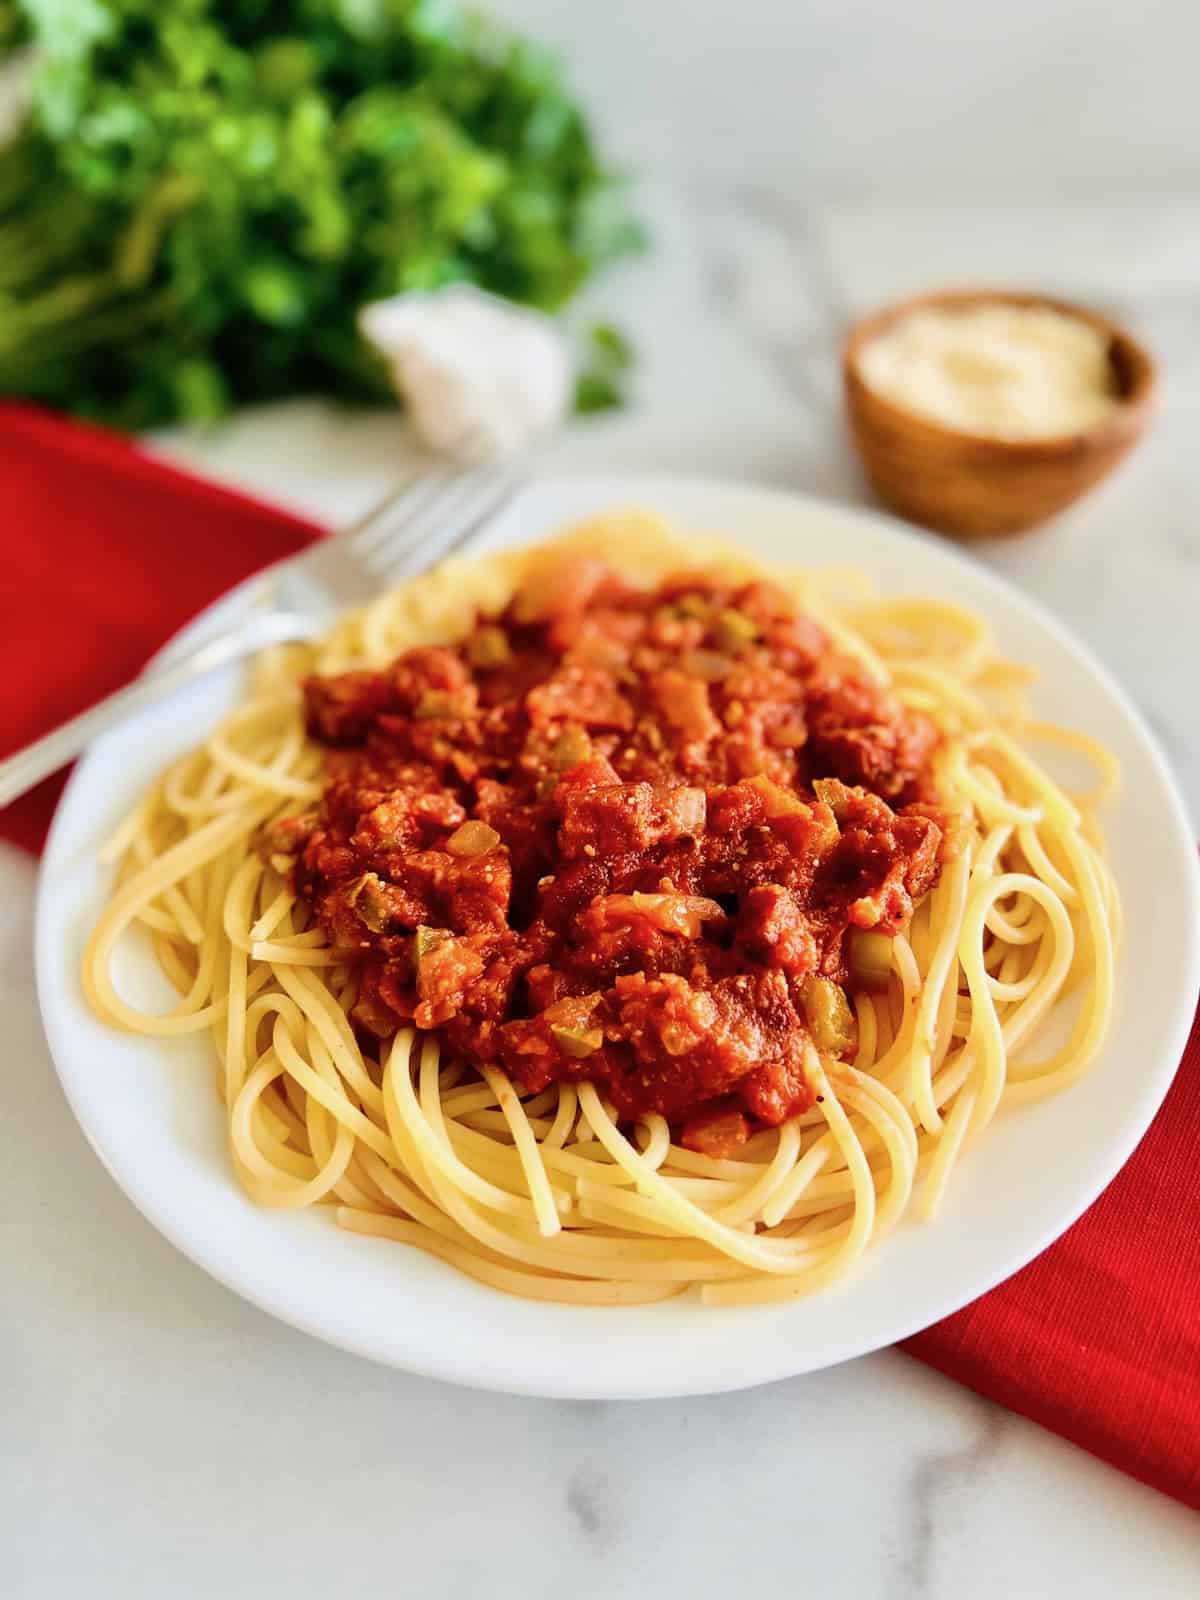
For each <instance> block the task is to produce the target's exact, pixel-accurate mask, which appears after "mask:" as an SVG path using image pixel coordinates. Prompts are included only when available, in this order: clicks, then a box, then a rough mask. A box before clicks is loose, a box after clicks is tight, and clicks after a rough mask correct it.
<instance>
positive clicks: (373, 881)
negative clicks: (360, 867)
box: [347, 872, 391, 933]
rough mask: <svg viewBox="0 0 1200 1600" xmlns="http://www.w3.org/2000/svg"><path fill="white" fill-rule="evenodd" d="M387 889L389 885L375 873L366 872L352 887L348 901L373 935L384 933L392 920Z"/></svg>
mask: <svg viewBox="0 0 1200 1600" xmlns="http://www.w3.org/2000/svg"><path fill="white" fill-rule="evenodd" d="M387 888H388V885H387V884H386V883H384V881H383V879H382V878H381V877H379V876H378V874H377V873H374V872H364V873H363V875H362V877H361V878H359V879H357V881H356V882H354V883H353V884H351V886H350V891H349V894H348V895H347V899H348V900H349V903H350V905H351V906H353V908H354V914H355V916H356V917H357V918H358V920H359V921H360V922H361V923H362V925H363V927H364V928H369V929H370V930H371V932H372V933H383V932H384V931H385V929H386V928H387V925H388V922H389V921H390V920H391V919H390V913H389V907H388V903H387V892H386V891H387Z"/></svg>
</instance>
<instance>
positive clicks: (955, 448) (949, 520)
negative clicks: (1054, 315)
mask: <svg viewBox="0 0 1200 1600" xmlns="http://www.w3.org/2000/svg"><path fill="white" fill-rule="evenodd" d="M997 302H1000V303H1004V304H1009V305H1018V306H1049V307H1051V308H1052V309H1053V310H1055V311H1062V312H1064V313H1066V314H1067V315H1068V316H1072V317H1081V318H1083V320H1084V321H1085V322H1090V323H1091V324H1092V326H1093V327H1096V328H1099V329H1100V331H1101V332H1102V333H1104V334H1105V335H1106V336H1107V338H1108V341H1109V347H1108V348H1109V360H1110V361H1111V362H1112V368H1113V373H1114V375H1115V378H1116V383H1117V392H1118V394H1119V395H1120V398H1121V404H1120V405H1119V406H1118V407H1117V409H1116V410H1115V411H1113V412H1112V413H1111V415H1110V416H1107V417H1105V418H1104V419H1103V420H1102V421H1100V422H1098V423H1096V424H1095V426H1094V427H1091V428H1088V429H1085V430H1084V431H1083V432H1082V433H1073V434H1064V435H1062V436H1061V437H1058V438H1052V439H1050V438H1048V439H994V438H989V437H987V436H986V435H983V434H975V433H965V432H960V431H958V430H956V429H954V428H950V427H947V426H945V425H944V424H942V423H940V422H934V421H931V420H930V419H928V418H925V417H921V416H918V415H917V414H916V413H915V412H912V411H907V410H905V409H904V408H902V407H900V406H897V405H895V404H893V403H892V401H890V400H885V399H884V398H883V396H882V395H879V394H877V393H876V392H875V390H873V389H871V388H869V387H868V386H867V384H866V383H865V382H864V381H863V378H862V375H861V373H860V371H859V366H858V358H859V356H860V354H861V352H862V350H863V349H864V348H865V346H866V345H867V344H869V343H870V341H871V340H872V339H874V338H876V337H877V336H878V335H879V334H880V333H882V332H883V330H884V329H885V328H887V327H888V326H890V324H891V323H893V322H895V321H896V320H897V319H898V318H900V317H902V316H904V315H906V314H907V313H908V312H910V311H915V310H917V309H918V308H922V307H928V306H972V305H980V304H990V305H994V304H996V303H997ZM842 378H843V382H844V384H845V391H846V411H847V416H848V420H849V423H850V431H851V433H852V434H853V436H854V442H855V444H856V445H857V446H858V451H859V454H860V455H861V456H862V459H863V464H864V465H865V467H866V469H867V475H868V477H869V478H870V480H871V482H872V483H873V484H874V486H875V488H876V489H877V490H878V492H879V494H880V495H881V496H882V498H883V499H884V500H886V501H887V503H888V504H889V505H890V506H892V507H893V508H894V509H895V510H897V511H899V512H900V513H901V515H902V516H905V517H909V518H911V519H912V521H914V522H920V523H923V524H924V525H925V526H926V527H929V528H936V529H938V530H939V531H940V532H942V533H952V534H958V535H961V536H965V537H972V536H977V535H984V534H1007V533H1020V532H1022V531H1024V530H1025V529H1026V528H1033V527H1036V526H1037V524H1038V523H1040V522H1045V521H1046V519H1047V518H1048V517H1053V516H1055V515H1056V514H1057V513H1058V512H1060V511H1063V510H1065V508H1066V507H1067V506H1069V505H1070V504H1071V503H1072V502H1073V501H1075V500H1078V499H1079V497H1080V496H1081V495H1083V494H1086V493H1087V491H1088V490H1089V489H1091V488H1092V487H1093V485H1095V484H1097V483H1098V482H1099V481H1100V479H1101V478H1103V477H1104V476H1105V474H1106V473H1108V472H1111V471H1112V469H1113V467H1115V466H1116V464H1117V462H1118V461H1120V460H1121V458H1122V457H1123V456H1124V455H1126V454H1127V453H1128V452H1129V450H1131V449H1132V448H1133V446H1134V445H1135V444H1136V443H1137V441H1138V439H1139V438H1140V437H1141V435H1142V433H1143V431H1144V429H1145V427H1146V423H1147V421H1148V420H1149V417H1150V414H1151V412H1152V411H1153V408H1154V401H1155V395H1156V390H1157V384H1158V378H1157V372H1156V370H1155V364H1154V361H1153V359H1152V357H1151V356H1150V355H1149V353H1148V352H1147V351H1146V350H1145V349H1144V348H1143V347H1142V346H1141V345H1140V344H1138V343H1137V341H1136V340H1135V339H1133V338H1131V337H1130V335H1129V334H1128V333H1126V332H1125V331H1124V330H1123V329H1121V328H1118V327H1117V326H1116V325H1115V324H1114V323H1112V322H1110V321H1108V319H1107V318H1105V317H1102V316H1100V315H1098V314H1097V313H1096V312H1094V311H1090V310H1088V309H1087V308H1086V307H1084V306H1076V305H1071V304H1070V303H1069V302H1067V301H1065V300H1054V299H1052V298H1051V297H1050V296H1049V295H1040V294H1013V293H1009V292H1007V291H1004V290H993V289H963V290H951V291H947V292H943V293H939V294H925V295H917V296H915V297H914V298H912V299H909V300H902V301H899V302H898V303H897V304H895V305H891V306H886V307H885V308H884V309H883V310H882V311H876V312H875V313H873V315H871V316H869V317H866V318H864V320H863V321H862V322H859V323H858V324H857V325H856V326H855V327H854V328H852V329H851V331H850V334H849V336H848V337H847V339H846V342H845V345H844V347H843V351H842Z"/></svg>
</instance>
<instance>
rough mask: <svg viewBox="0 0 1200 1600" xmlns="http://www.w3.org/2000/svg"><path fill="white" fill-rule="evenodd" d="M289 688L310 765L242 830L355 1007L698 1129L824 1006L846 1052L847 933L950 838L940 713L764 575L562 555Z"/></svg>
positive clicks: (529, 1074) (756, 1107)
mask: <svg viewBox="0 0 1200 1600" xmlns="http://www.w3.org/2000/svg"><path fill="white" fill-rule="evenodd" d="M305 698H306V707H307V717H308V726H309V730H310V732H311V734H312V735H313V737H314V738H316V739H318V740H320V741H322V742H324V743H326V744H327V745H329V746H331V747H333V748H332V749H331V753H330V755H329V757H328V761H327V773H326V780H325V789H324V792H323V795H322V798H321V802H320V804H319V806H318V807H317V808H316V810H315V811H313V812H312V813H310V814H307V815H305V816H302V817H294V818H289V819H286V820H285V821H284V822H282V823H276V824H275V825H273V827H272V828H270V829H269V830H267V833H266V835H265V837H264V838H263V840H262V848H263V850H264V852H265V853H266V854H268V855H270V856H272V857H273V858H275V859H276V860H278V857H279V856H280V855H281V854H282V855H285V856H287V857H288V858H289V861H290V862H291V871H292V878H293V882H294V885H295V889H296V892H297V894H298V895H299V896H300V897H301V898H302V899H303V900H304V901H305V902H307V904H308V906H309V907H310V908H311V912H312V915H313V917H314V918H315V920H316V922H317V923H318V924H319V925H320V926H321V927H322V928H323V929H324V930H325V932H326V934H327V936H328V938H329V940H330V942H331V944H332V945H333V946H334V947H335V948H336V949H337V950H338V951H339V952H340V953H341V954H342V955H343V956H344V957H345V958H346V959H348V960H351V961H353V962H354V963H355V964H356V965H357V967H358V970H359V984H358V998H357V1001H356V1003H355V1005H354V1007H353V1010H352V1011H351V1020H352V1022H353V1024H354V1026H355V1028H356V1029H358V1030H359V1032H360V1033H361V1034H362V1035H363V1036H365V1037H370V1038H374V1039H376V1040H383V1039H387V1038H389V1037H390V1036H391V1035H392V1034H393V1033H394V1032H395V1031H396V1030H397V1028H399V1027H401V1026H402V1025H404V1024H406V1023H412V1022H415V1023H416V1024H417V1025H418V1026H419V1027H422V1028H437V1029H438V1030H439V1032H440V1034H441V1037H442V1038H443V1040H444V1043H445V1046H446V1048H447V1050H448V1051H449V1052H451V1053H452V1054H458V1055H460V1056H462V1057H465V1058H466V1059H467V1060H468V1061H469V1062H473V1063H477V1064H494V1063H499V1064H501V1065H502V1066H503V1067H504V1068H505V1069H507V1071H508V1072H509V1073H510V1074H511V1075H512V1077H513V1078H514V1079H515V1081H516V1082H517V1083H518V1084H519V1085H520V1086H522V1087H523V1088H524V1089H526V1090H529V1091H533V1092H536V1091H538V1090H540V1089H542V1088H544V1087H546V1086H547V1085H549V1084H552V1083H554V1082H556V1081H559V1080H583V1079H586V1080H589V1081H591V1082H593V1083H595V1084H596V1085H597V1086H598V1087H599V1088H600V1089H601V1091H602V1092H603V1093H604V1094H605V1095H607V1096H608V1098H609V1099H610V1100H611V1102H612V1103H613V1105H614V1106H615V1108H616V1111H617V1113H618V1115H619V1116H620V1117H621V1119H622V1120H624V1121H626V1122H629V1121H632V1120H634V1119H636V1118H637V1117H638V1115H639V1114H642V1113H646V1112H651V1111H655V1112H660V1113H662V1114H663V1115H664V1116H665V1117H666V1118H667V1119H668V1121H669V1122H670V1124H671V1126H672V1129H673V1130H674V1132H675V1133H676V1135H677V1136H678V1137H681V1138H682V1139H683V1141H684V1142H685V1143H686V1144H688V1145H690V1146H691V1147H692V1148H695V1149H699V1150H703V1151H707V1152H709V1153H714V1154H720V1153H725V1152H728V1151H730V1150H732V1149H735V1148H736V1147H737V1146H738V1145H739V1144H740V1143H742V1142H743V1141H744V1140H745V1138H746V1137H747V1136H748V1135H749V1133H750V1132H752V1131H753V1130H754V1129H755V1128H756V1127H760V1126H764V1125H766V1126H775V1125H778V1124H779V1123H780V1122H782V1121H783V1120H784V1119H785V1118H787V1117H789V1116H791V1115H793V1114H794V1113H796V1112H797V1111H800V1110H803V1109H805V1108H806V1107H807V1106H808V1105H809V1104H811V1102H812V1099H813V1094H814V1090H813V1086H812V1083H811V1081H810V1072H809V1071H808V1070H806V1063H808V1064H811V1061H812V1059H813V1040H814V1037H815V1039H816V1043H817V1044H818V1045H819V1046H820V1047H821V1048H822V1050H823V1051H824V1052H825V1053H827V1054H835V1055H841V1056H844V1057H848V1056H851V1055H853V1052H854V1047H855V1041H854V1035H853V1018H852V1016H851V1015H850V1012H849V1008H848V1006H847V1005H846V1002H845V997H844V994H843V992H842V985H844V984H845V983H846V981H847V978H848V964H850V965H852V964H853V963H854V960H855V946H854V943H853V941H854V940H855V938H857V937H859V936H860V934H861V931H862V930H872V931H873V933H874V934H875V936H876V953H878V936H879V935H884V936H891V935H894V934H896V933H898V932H900V931H901V930H903V929H904V928H905V927H906V925H907V924H908V921H909V919H910V917H911V915H912V910H913V904H914V901H915V900H916V899H918V898H919V897H920V896H921V895H923V894H925V893H926V892H927V891H928V890H929V889H930V888H932V886H933V885H934V883H935V882H936V880H937V877H938V873H939V870H940V864H941V858H942V849H943V828H942V826H941V822H942V819H941V817H940V814H939V812H938V809H937V805H936V795H935V793H934V790H933V785H932V781H931V775H930V761H931V757H932V755H933V753H934V750H935V747H936V745H937V742H938V734H937V732H936V730H935V728H934V726H933V724H932V723H931V722H929V721H928V720H927V719H925V718H923V717H921V716H919V715H917V714H914V713H912V712H909V711H907V710H905V709H903V708H902V707H901V706H899V705H898V704H897V703H896V701H895V700H894V699H893V698H892V697H891V696H890V695H889V694H888V693H887V692H885V691H884V690H882V689H880V688H879V687H878V686H877V685H876V684H875V683H873V682H872V681H871V680H869V679H868V678H867V677H866V676H865V675H864V673H863V672H862V670H861V668H859V667H858V666H857V664H855V663H854V662H852V661H851V660H850V659H848V658H847V657H845V656H843V655H840V654H838V653H837V651H836V650H835V649H834V648H833V647H832V646H831V644H830V641H829V639H828V638H827V637H826V636H825V634H824V633H823V632H822V630H821V629H820V628H819V627H818V626H817V625H816V624H815V623H814V622H813V621H812V620H810V619H809V618H807V617H805V616H803V615H801V614H800V613H799V612H798V611H797V610H796V608H795V606H794V604H793V603H792V602H791V601H790V600H789V599H788V598H787V596H786V595H784V594H783V593H782V592H781V591H780V590H779V589H777V588H775V587H773V586H772V585H770V584H768V583H762V582H755V583H749V584H741V585H736V584H731V583H728V582H721V581H719V580H717V579H715V578H712V577H709V576H703V575H698V574H696V573H689V574H681V575H679V576H677V577H674V578H671V579H669V580H667V581H666V582H664V583H662V584H661V585H660V586H659V587H658V588H656V589H654V590H651V591H646V590H643V589H638V588H635V587H633V586H632V585H630V584H629V583H628V582H627V581H626V580H624V579H623V578H621V577H619V576H618V575H617V574H615V573H614V572H612V571H611V570H610V569H608V568H607V567H605V566H604V565H602V564H601V563H599V562H596V561H591V560H580V559H575V560H573V561H572V562H570V563H568V564H565V565H564V566H561V567H559V568H555V569H553V570H551V571H550V572H548V573H542V574H541V575H539V577H538V578H536V579H535V580H534V581H532V582H531V584H530V585H529V586H528V587H527V588H526V589H525V590H524V591H522V592H521V593H519V594H518V595H517V596H516V598H515V599H514V601H513V602H512V603H511V604H510V605H509V607H508V609H507V610H506V611H505V612H504V613H503V614H502V615H500V616H498V617H482V616H481V617H480V618H479V619H478V620H477V623H476V625H475V627H474V629H473V630H472V632H471V634H470V635H469V636H468V637H467V638H466V639H464V640H463V641H462V643H460V644H458V645H455V646H453V647H445V648H441V647H439V648H420V649H413V650H409V651H407V652H406V653H405V654H404V655H402V656H400V657H399V659H398V660H396V661H395V662H394V663H393V664H392V665H391V666H390V667H388V668H387V669H386V670H384V671H381V672H354V673H347V674H344V675H342V676H340V677H332V678H328V677H314V678H310V679H309V680H308V681H307V683H306V684H305ZM280 864H281V865H282V863H280ZM885 950H886V947H885Z"/></svg>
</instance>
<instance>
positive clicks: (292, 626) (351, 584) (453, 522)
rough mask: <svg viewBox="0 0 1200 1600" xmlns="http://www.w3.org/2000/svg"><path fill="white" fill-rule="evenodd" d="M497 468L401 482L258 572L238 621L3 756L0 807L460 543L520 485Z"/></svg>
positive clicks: (312, 633) (309, 635)
mask: <svg viewBox="0 0 1200 1600" xmlns="http://www.w3.org/2000/svg"><path fill="white" fill-rule="evenodd" d="M519 483H520V480H519V478H518V477H517V474H516V473H515V472H513V471H510V470H504V469H498V468H495V467H480V468H477V469H476V470H474V471H471V472H461V471H449V470H440V471H435V472H429V473H424V474H422V475H421V476H420V477H418V478H416V479H414V480H413V481H412V482H410V483H405V484H402V485H401V486H400V487H399V488H397V489H394V490H393V491H392V492H391V493H390V494H389V495H387V497H386V498H385V499H384V500H383V501H381V502H380V504H378V505H377V506H375V507H374V508H373V509H372V510H371V511H369V512H368V513H367V514H366V516H365V517H362V518H360V519H359V521H357V522H355V523H353V524H352V525H351V526H350V527H348V528H345V529H343V531H342V532H341V533H338V534H335V535H333V536H332V537H330V538H327V539H321V540H319V541H318V543H317V544H315V545H313V546H312V548H311V549H309V550H307V551H305V552H304V554H303V555H300V556H294V557H293V558H292V559H291V560H290V561H285V562H282V563H281V564H280V565H279V566H276V567H272V568H270V569H269V570H268V572H266V573H264V574H262V576H261V578H260V579H259V580H257V581H256V582H254V584H253V589H252V592H253V596H254V599H253V601H252V603H251V607H250V609H249V611H248V612H247V613H246V614H245V615H241V616H239V617H238V619H237V620H236V622H234V623H233V624H232V625H231V626H227V627H225V628H223V629H221V630H220V631H218V632H216V633H215V634H213V635H211V636H210V637H208V638H206V639H205V640H204V642H203V643H202V644H200V645H199V646H197V647H195V648H193V649H191V650H188V651H187V652H186V653H185V654H183V655H182V656H181V657H179V658H178V659H175V658H173V657H172V658H171V659H170V660H169V662H168V664H165V665H162V666H159V667H156V668H154V669H152V670H151V671H149V672H147V673H145V674H144V675H143V676H142V677H140V678H138V679H136V681H135V682H133V683H131V684H130V685H129V686H128V687H127V688H125V689H118V690H117V692H116V693H115V694H110V695H109V696H108V698H107V699H106V700H101V701H100V702H99V703H98V704H97V705H94V706H92V708H91V709H90V710H88V711H84V712H83V713H81V715H79V716H77V717H72V719H71V720H70V722H64V723H63V724H62V726H61V727H58V728H55V729H54V731H53V732H52V733H48V734H46V735H45V737H44V738H41V739H38V740H36V741H35V743H33V744H29V745H26V746H25V748H24V749H23V750H18V751H17V752H16V754H15V755H11V756H9V757H7V759H6V760H4V761H0V806H6V805H7V804H8V802H9V801H10V800H15V799H16V798H17V796H18V795H19V794H24V793H25V791H26V790H27V789H32V788H33V786H34V784H35V783H40V782H41V780H42V779H43V778H46V777H49V775H50V774H51V773H52V772H57V770H58V769H59V767H62V766H65V765H66V763H67V762H68V761H71V760H73V759H74V757H75V756H77V755H79V754H80V752H81V751H83V750H84V749H85V748H86V747H87V745H89V744H90V743H91V742H92V740H93V739H95V738H97V737H98V736H99V735H100V734H102V733H104V732H106V731H107V729H109V728H111V727H113V726H115V724H116V723H118V722H120V721H122V720H123V719H124V718H125V717H128V716H130V715H131V714H132V713H133V712H135V711H140V710H141V709H142V708H143V707H144V706H148V705H153V704H154V703H155V702H156V701H158V700H161V699H163V698H164V696H166V695H169V694H172V693H173V692H174V691H175V690H176V689H179V688H182V687H183V685H185V684H188V683H191V682H193V681H194V680H195V679H196V678H199V677H203V676H204V675H205V674H206V673H209V672H212V671H214V670H215V669H216V668H217V667H223V666H227V665H229V663H230V662H233V661H240V660H241V659H242V658H243V657H245V656H249V655H254V654H256V653H257V652H258V651H259V650H263V649H265V648H266V647H267V646H268V645H272V644H284V643H287V642H294V641H297V640H307V639H314V638H316V637H318V636H319V635H320V634H321V633H322V632H323V631H324V629H325V628H326V627H327V626H328V625H329V623H330V621H331V620H332V618H333V617H334V615H335V614H336V613H337V612H338V611H341V610H344V609H345V608H346V607H348V606H355V605H362V604H363V603H364V602H365V601H367V600H370V599H372V598H373V597H374V596H375V595H377V594H379V592H380V591H381V589H383V588H384V587H385V586H386V585H387V584H390V583H396V582H399V581H400V580H401V579H403V578H408V577H412V576H413V575H414V574H415V573H418V572H424V571H426V570H427V569H428V568H429V567H432V566H433V565H434V564H435V563H436V562H438V561H440V560H441V559H442V558H443V557H444V556H447V555H449V554H450V553H451V552H452V551H453V550H456V549H458V548H459V546H460V545H462V544H463V543H464V542H465V541H466V540H467V539H468V538H469V537H470V536H471V534H472V533H474V532H475V530H476V529H477V528H479V527H480V526H481V525H482V524H483V523H484V522H486V521H487V520H488V519H489V518H490V517H492V516H494V515H495V513H496V512H497V511H498V510H499V509H500V507H501V506H502V505H504V504H505V503H506V502H507V501H508V500H509V499H511V497H512V495H513V494H514V493H515V492H516V490H517V488H518V487H519Z"/></svg>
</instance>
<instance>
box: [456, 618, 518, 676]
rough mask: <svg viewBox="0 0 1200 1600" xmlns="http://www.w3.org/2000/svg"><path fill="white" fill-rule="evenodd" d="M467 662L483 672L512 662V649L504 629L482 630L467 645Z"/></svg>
mask: <svg viewBox="0 0 1200 1600" xmlns="http://www.w3.org/2000/svg"><path fill="white" fill-rule="evenodd" d="M467 660H468V661H469V662H470V663H471V665H472V666H473V667H478V668H479V670H480V671H481V672H490V671H491V670H492V669H493V668H495V667H502V666H503V665H504V664H505V662H506V661H511V660H512V647H511V645H510V644H509V642H508V635H507V634H506V633H505V631H504V629H503V628H494V627H488V628H480V630H479V632H478V633H477V634H476V635H475V636H474V638H472V639H471V640H470V641H469V642H468V644H467Z"/></svg>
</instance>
